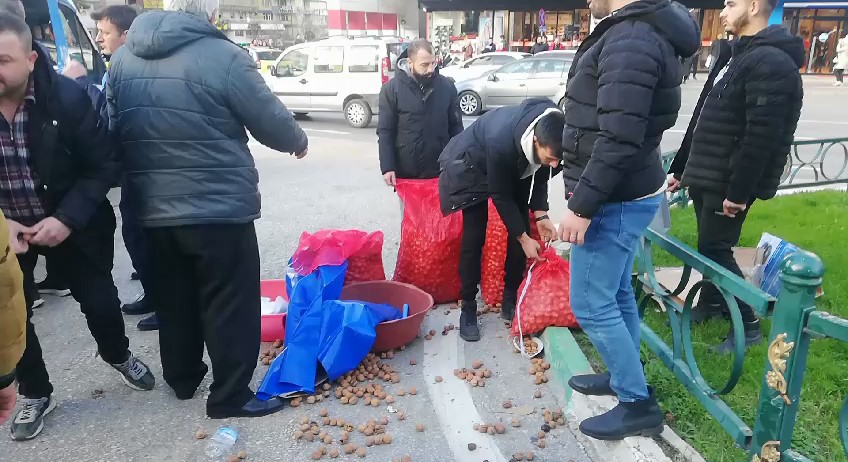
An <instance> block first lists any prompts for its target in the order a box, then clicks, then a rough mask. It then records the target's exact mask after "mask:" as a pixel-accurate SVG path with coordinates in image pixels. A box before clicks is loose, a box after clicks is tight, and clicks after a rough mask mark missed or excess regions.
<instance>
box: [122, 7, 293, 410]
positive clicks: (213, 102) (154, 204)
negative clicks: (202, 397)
mask: <svg viewBox="0 0 848 462" xmlns="http://www.w3.org/2000/svg"><path fill="white" fill-rule="evenodd" d="M164 7H165V11H152V12H148V13H145V14H143V15H141V16H139V17H138V18H137V19H136V20H135V21H134V22H133V25H132V27H130V30H129V33H128V34H127V43H126V45H125V46H123V47H121V48H119V49H118V51H117V52H115V54H114V55H113V56H112V60H111V66H110V68H109V80H108V82H107V85H106V95H107V100H108V105H109V117H110V123H111V128H112V131H113V133H114V134H115V135H117V136H118V137H119V139H120V143H121V149H122V151H123V159H122V160H123V165H122V167H123V175H124V188H126V189H127V190H128V191H127V192H128V193H129V194H130V197H131V198H132V200H133V201H137V203H136V204H134V205H133V206H134V208H135V210H137V211H138V215H137V217H138V219H139V221H140V223H141V226H142V227H143V228H144V231H143V232H144V235H145V237H146V238H147V241H148V245H149V246H150V271H149V274H150V281H151V291H150V293H149V294H148V296H152V299H153V301H154V306H155V307H156V310H157V311H156V314H157V317H158V319H159V324H160V326H159V327H160V329H159V348H160V354H161V357H162V369H163V376H164V378H165V381H166V382H167V383H168V385H170V387H171V388H172V389H173V390H174V392H175V394H176V396H177V398H178V399H181V400H187V399H191V398H192V397H193V396H194V394H195V392H196V390H197V387H198V386H199V385H200V382H201V381H202V380H203V378H204V377H205V376H206V373H207V372H208V366H207V365H206V364H205V363H204V362H203V348H204V345H205V346H206V348H207V350H208V352H209V358H210V359H211V361H212V372H213V377H214V380H213V382H212V386H211V387H210V394H209V399H208V400H207V402H206V414H207V415H208V416H209V417H211V418H227V417H258V416H263V415H268V414H271V413H274V412H277V411H279V410H280V409H282V408H283V402H282V401H281V400H280V399H279V398H272V399H271V400H268V401H265V402H262V401H259V400H258V399H256V397H255V395H254V393H253V391H251V388H250V382H251V379H252V378H253V371H254V369H255V368H256V362H257V361H256V358H257V357H258V356H259V343H260V311H259V310H260V307H259V305H260V293H259V277H260V276H259V248H258V244H257V241H256V230H255V228H254V220H256V219H257V218H259V216H260V195H259V173H258V172H257V169H256V166H255V164H254V160H253V157H252V156H251V153H250V150H249V149H248V146H247V142H248V137H247V133H246V131H245V128H246V129H247V130H249V131H250V133H251V135H253V137H254V138H255V139H256V140H257V141H258V142H260V143H262V144H264V145H266V146H268V147H270V148H272V149H274V150H277V151H281V152H289V153H293V154H294V153H296V155H297V158H298V159H300V158H303V157H304V156H306V154H307V144H308V140H307V138H306V135H305V134H304V132H303V130H301V128H300V127H299V126H298V125H297V123H296V122H295V121H294V118H293V117H292V114H291V112H289V110H288V109H287V108H286V107H285V106H284V105H283V104H282V103H281V102H280V100H279V99H278V98H277V97H276V96H275V95H274V94H273V93H272V92H271V90H269V89H268V86H267V85H266V84H265V80H264V79H263V78H262V76H261V75H260V74H259V72H258V70H257V69H256V64H255V63H254V62H253V61H252V60H251V58H250V55H249V54H247V53H245V52H244V50H243V49H241V48H239V47H238V45H236V44H234V43H232V42H231V41H230V40H228V39H227V37H226V36H225V35H224V34H223V33H222V32H221V31H219V30H218V29H217V28H216V27H215V25H214V23H215V20H216V18H217V15H218V7H219V2H218V0H171V1H166V2H165V5H164Z"/></svg>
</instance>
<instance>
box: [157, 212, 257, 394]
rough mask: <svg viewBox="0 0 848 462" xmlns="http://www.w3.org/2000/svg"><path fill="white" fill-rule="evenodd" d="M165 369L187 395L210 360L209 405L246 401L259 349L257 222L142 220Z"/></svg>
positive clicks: (173, 384) (169, 379) (175, 386)
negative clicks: (152, 224) (159, 223)
mask: <svg viewBox="0 0 848 462" xmlns="http://www.w3.org/2000/svg"><path fill="white" fill-rule="evenodd" d="M144 234H145V236H146V237H147V240H148V244H149V246H150V250H151V260H150V265H151V266H150V282H151V287H150V288H151V292H150V293H149V294H148V296H152V298H153V302H154V303H155V306H156V310H157V311H156V314H157V316H158V318H159V326H160V327H159V348H160V353H161V355H162V373H163V376H164V378H165V381H166V382H167V383H168V385H170V386H171V388H173V389H174V392H176V394H177V397H178V398H181V399H188V398H190V397H191V396H193V395H194V392H195V390H196V389H197V387H198V385H199V384H200V382H201V380H203V377H204V376H205V375H206V372H207V370H208V368H207V367H206V364H204V363H203V347H204V344H205V345H206V348H207V349H208V350H209V357H210V359H211V360H212V374H213V379H214V380H213V383H212V387H211V389H210V392H211V393H210V395H209V400H208V401H207V403H206V407H207V410H209V409H214V408H216V407H217V408H220V407H232V406H235V407H241V406H243V405H244V404H245V403H247V402H248V401H249V400H250V399H251V398H253V392H252V391H251V390H250V382H251V380H252V378H253V371H254V369H255V368H256V361H257V359H258V357H259V341H260V312H259V304H260V300H259V298H260V292H259V247H258V245H257V242H256V231H255V229H254V227H253V223H248V224H241V225H196V226H178V227H163V228H145V229H144Z"/></svg>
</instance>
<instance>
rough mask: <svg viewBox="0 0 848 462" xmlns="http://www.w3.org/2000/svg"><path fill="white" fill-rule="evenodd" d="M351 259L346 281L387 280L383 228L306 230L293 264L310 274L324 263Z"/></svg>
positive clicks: (305, 273)
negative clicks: (384, 263) (310, 231)
mask: <svg viewBox="0 0 848 462" xmlns="http://www.w3.org/2000/svg"><path fill="white" fill-rule="evenodd" d="M345 260H347V262H348V266H347V273H346V275H345V285H347V284H350V283H352V282H364V281H383V280H385V279H386V271H385V270H384V269H383V232H382V231H375V232H373V233H366V232H365V231H359V230H355V229H349V230H337V229H323V230H321V231H318V232H316V233H314V234H310V233H307V232H304V233H303V234H301V235H300V243H299V244H298V246H297V250H296V251H295V253H294V255H292V262H291V266H292V268H293V269H294V270H295V271H296V272H297V273H298V274H300V275H303V276H305V275H307V274H310V273H312V272H313V271H315V269H316V268H318V267H319V266H323V265H330V266H336V265H341V264H342V263H343V262H344V261H345Z"/></svg>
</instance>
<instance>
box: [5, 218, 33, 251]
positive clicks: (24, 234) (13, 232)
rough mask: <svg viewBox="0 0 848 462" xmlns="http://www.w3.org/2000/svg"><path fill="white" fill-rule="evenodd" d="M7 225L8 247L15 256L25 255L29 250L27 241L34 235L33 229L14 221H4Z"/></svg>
mask: <svg viewBox="0 0 848 462" xmlns="http://www.w3.org/2000/svg"><path fill="white" fill-rule="evenodd" d="M6 222H7V223H8V224H9V246H10V247H11V248H12V251H13V252H15V253H16V254H22V253H26V252H27V251H28V250H29V241H30V239H32V236H33V235H34V234H35V230H34V229H33V228H27V227H26V226H24V225H22V224H20V223H18V222H17V221H14V220H8V219H7V220H6Z"/></svg>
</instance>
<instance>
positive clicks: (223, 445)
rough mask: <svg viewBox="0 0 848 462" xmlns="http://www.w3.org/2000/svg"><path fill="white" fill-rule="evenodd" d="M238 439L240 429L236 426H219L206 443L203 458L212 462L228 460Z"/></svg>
mask: <svg viewBox="0 0 848 462" xmlns="http://www.w3.org/2000/svg"><path fill="white" fill-rule="evenodd" d="M237 441H238V431H236V429H235V428H232V427H221V428H219V429H218V430H217V431H215V434H214V435H212V437H211V438H209V441H208V442H207V443H206V447H205V448H204V450H203V459H201V460H204V461H210V462H212V461H214V462H220V461H226V460H227V457H228V456H230V455H231V454H232V453H233V449H234V448H235V445H236V442H237Z"/></svg>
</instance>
